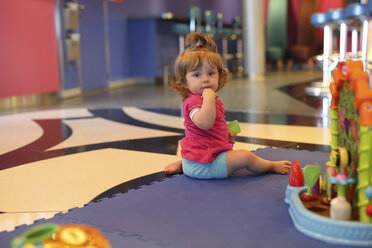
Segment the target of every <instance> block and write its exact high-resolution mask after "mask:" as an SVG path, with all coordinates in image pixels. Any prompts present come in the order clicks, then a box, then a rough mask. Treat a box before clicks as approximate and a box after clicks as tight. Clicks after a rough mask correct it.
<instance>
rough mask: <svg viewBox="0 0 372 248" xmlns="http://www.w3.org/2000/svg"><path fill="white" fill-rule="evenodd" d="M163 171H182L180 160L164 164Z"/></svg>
mask: <svg viewBox="0 0 372 248" xmlns="http://www.w3.org/2000/svg"><path fill="white" fill-rule="evenodd" d="M164 172H165V173H166V174H169V175H173V174H178V173H182V160H178V161H176V162H173V163H171V164H168V165H167V166H165V168H164Z"/></svg>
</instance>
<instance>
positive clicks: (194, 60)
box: [171, 33, 229, 100]
mask: <svg viewBox="0 0 372 248" xmlns="http://www.w3.org/2000/svg"><path fill="white" fill-rule="evenodd" d="M186 46H187V47H188V48H187V49H186V50H185V51H184V52H182V53H181V54H180V55H179V56H178V58H177V59H176V62H175V63H174V75H173V79H172V80H171V87H172V88H174V89H175V90H176V91H177V92H178V93H179V94H180V95H181V96H182V99H183V100H184V99H186V98H187V97H188V95H189V93H190V91H189V89H188V88H187V81H186V73H188V72H190V71H194V70H197V69H199V68H200V67H201V66H202V63H203V59H206V60H207V61H208V63H209V64H210V65H213V66H215V67H216V68H217V70H218V88H217V91H218V90H220V89H221V88H222V87H224V86H225V84H227V82H228V81H229V72H228V70H227V69H225V68H224V64H223V61H222V58H221V55H220V54H218V53H217V46H216V43H215V42H214V41H213V40H212V39H211V38H209V37H207V36H205V35H203V34H200V33H190V34H188V35H187V36H186Z"/></svg>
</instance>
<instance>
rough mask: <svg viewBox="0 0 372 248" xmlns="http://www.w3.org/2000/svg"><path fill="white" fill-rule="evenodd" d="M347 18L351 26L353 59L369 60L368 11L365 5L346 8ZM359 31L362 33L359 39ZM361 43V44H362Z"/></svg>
mask: <svg viewBox="0 0 372 248" xmlns="http://www.w3.org/2000/svg"><path fill="white" fill-rule="evenodd" d="M345 11H346V16H347V18H348V19H349V22H350V26H351V57H352V58H353V59H358V58H359V57H361V59H362V61H364V62H366V59H367V38H368V9H367V5H364V4H350V5H348V6H347V7H346V9H345ZM359 31H360V32H361V34H360V38H359V35H358V33H359ZM360 41H361V42H360ZM359 43H360V44H361V55H360V56H358V44H359Z"/></svg>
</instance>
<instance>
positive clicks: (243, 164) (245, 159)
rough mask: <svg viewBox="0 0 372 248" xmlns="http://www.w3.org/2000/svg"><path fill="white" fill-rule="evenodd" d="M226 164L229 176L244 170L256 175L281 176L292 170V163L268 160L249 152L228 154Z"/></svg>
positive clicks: (242, 151)
mask: <svg viewBox="0 0 372 248" xmlns="http://www.w3.org/2000/svg"><path fill="white" fill-rule="evenodd" d="M226 164H227V173H228V175H231V174H232V173H234V172H235V171H237V170H239V169H243V168H246V169H247V170H249V171H252V172H255V173H264V172H269V171H271V172H275V173H279V174H286V173H288V171H289V169H290V168H291V162H289V161H270V160H266V159H263V158H260V157H258V156H256V155H255V154H254V153H252V152H250V151H248V150H238V151H228V152H227V153H226Z"/></svg>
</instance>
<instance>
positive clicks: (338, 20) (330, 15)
mask: <svg viewBox="0 0 372 248" xmlns="http://www.w3.org/2000/svg"><path fill="white" fill-rule="evenodd" d="M326 18H327V21H328V22H329V23H334V25H335V26H336V27H338V28H339V30H340V45H339V55H338V60H339V61H345V60H346V44H347V16H346V11H345V10H344V9H333V10H328V11H327V12H326Z"/></svg>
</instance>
